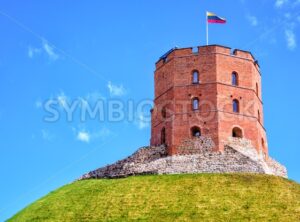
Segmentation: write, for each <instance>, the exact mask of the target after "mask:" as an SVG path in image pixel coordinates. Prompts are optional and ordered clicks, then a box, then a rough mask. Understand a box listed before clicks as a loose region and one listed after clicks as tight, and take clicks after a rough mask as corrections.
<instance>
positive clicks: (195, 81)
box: [193, 71, 199, 84]
mask: <svg viewBox="0 0 300 222" xmlns="http://www.w3.org/2000/svg"><path fill="white" fill-rule="evenodd" d="M198 83H199V72H198V71H193V84H198Z"/></svg>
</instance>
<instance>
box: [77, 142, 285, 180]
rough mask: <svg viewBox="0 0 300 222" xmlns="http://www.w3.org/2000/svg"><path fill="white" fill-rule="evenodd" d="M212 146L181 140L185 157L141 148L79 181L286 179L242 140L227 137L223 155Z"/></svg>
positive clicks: (274, 164) (269, 160)
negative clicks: (224, 176) (191, 176)
mask: <svg viewBox="0 0 300 222" xmlns="http://www.w3.org/2000/svg"><path fill="white" fill-rule="evenodd" d="M213 147H214V143H213V141H212V140H211V139H210V138H207V137H200V138H199V139H192V140H186V141H184V143H183V145H182V147H181V148H180V149H182V151H184V149H186V151H187V152H186V153H187V154H186V155H182V154H181V155H174V156H167V151H166V148H165V146H157V147H154V146H152V147H142V148H141V149H139V150H138V151H136V152H135V153H134V154H133V155H131V156H129V157H127V158H125V159H123V160H120V161H118V162H116V163H115V164H112V165H108V166H105V167H103V168H99V169H97V170H94V171H91V172H89V173H87V174H85V175H83V176H82V177H81V178H80V179H91V178H97V179H98V178H99V179H100V178H122V177H128V176H132V175H144V174H181V173H260V174H270V175H276V176H280V177H285V178H286V177H287V170H286V168H285V167H284V166H282V165H281V164H279V163H278V162H276V161H275V160H273V159H272V158H270V157H267V158H264V157H263V155H262V154H260V153H257V151H256V149H255V148H254V147H253V146H252V145H251V142H250V141H248V140H246V139H240V138H229V139H228V143H227V145H226V146H225V148H224V151H223V152H215V151H213Z"/></svg>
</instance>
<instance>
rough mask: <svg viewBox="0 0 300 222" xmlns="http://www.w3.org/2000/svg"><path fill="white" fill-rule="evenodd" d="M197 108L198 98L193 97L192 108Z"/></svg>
mask: <svg viewBox="0 0 300 222" xmlns="http://www.w3.org/2000/svg"><path fill="white" fill-rule="evenodd" d="M198 109H199V99H198V98H194V99H193V110H198Z"/></svg>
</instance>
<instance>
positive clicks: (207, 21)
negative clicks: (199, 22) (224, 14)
mask: <svg viewBox="0 0 300 222" xmlns="http://www.w3.org/2000/svg"><path fill="white" fill-rule="evenodd" d="M205 20H206V45H208V20H207V12H206V15H205Z"/></svg>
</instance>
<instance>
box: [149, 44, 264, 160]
mask: <svg viewBox="0 0 300 222" xmlns="http://www.w3.org/2000/svg"><path fill="white" fill-rule="evenodd" d="M154 78H155V99H154V108H153V110H152V111H151V112H152V124H151V125H152V129H151V134H152V135H151V145H160V144H166V146H167V148H168V153H169V155H174V154H180V153H181V152H182V148H181V147H182V144H183V142H184V141H187V140H193V139H194V138H196V137H199V136H205V137H210V138H211V139H212V140H213V142H214V144H215V148H214V150H215V151H222V150H223V149H224V145H226V143H227V142H228V141H229V140H230V139H231V138H232V137H241V138H246V139H248V140H249V141H251V143H252V145H253V146H254V147H255V148H256V150H257V151H258V152H261V153H263V154H264V155H265V156H268V146H267V138H266V131H265V128H264V125H263V103H262V99H261V95H262V94H261V74H260V71H259V65H258V63H257V61H256V60H255V58H254V57H253V55H252V54H251V53H250V52H247V51H242V50H238V49H236V50H234V51H233V52H231V49H230V48H228V47H224V46H219V45H209V46H200V47H197V48H196V49H195V48H174V49H172V50H170V51H169V52H167V53H166V54H165V55H163V56H162V57H161V58H160V59H159V61H158V62H157V63H156V70H155V77H154Z"/></svg>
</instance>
